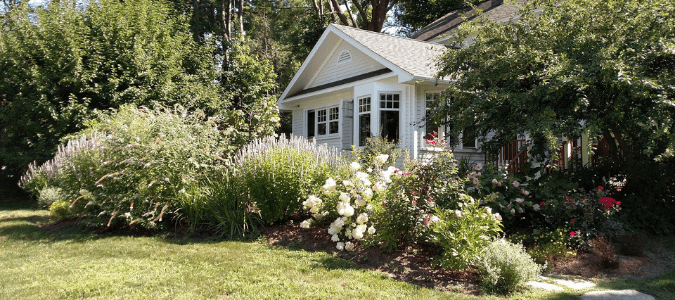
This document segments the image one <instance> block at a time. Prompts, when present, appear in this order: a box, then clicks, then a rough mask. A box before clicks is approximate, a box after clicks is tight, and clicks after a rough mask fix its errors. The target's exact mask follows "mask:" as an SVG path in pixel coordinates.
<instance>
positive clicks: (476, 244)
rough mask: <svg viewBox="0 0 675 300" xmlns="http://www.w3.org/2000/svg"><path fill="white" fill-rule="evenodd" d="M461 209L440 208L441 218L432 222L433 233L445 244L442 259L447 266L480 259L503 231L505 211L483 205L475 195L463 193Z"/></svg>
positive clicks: (460, 267)
mask: <svg viewBox="0 0 675 300" xmlns="http://www.w3.org/2000/svg"><path fill="white" fill-rule="evenodd" d="M458 206H459V209H457V210H454V211H453V210H450V209H443V208H437V210H436V211H437V215H438V216H439V217H440V219H439V220H438V221H436V222H433V223H432V225H431V228H432V232H431V235H432V237H433V238H434V239H435V241H436V242H438V244H439V245H440V246H441V247H442V248H443V254H442V255H441V256H440V257H439V259H438V263H439V264H440V265H441V266H442V267H443V268H446V269H456V270H463V269H466V268H468V267H469V266H470V265H472V264H475V263H476V262H477V261H478V260H479V257H480V256H479V255H480V254H481V252H482V251H483V249H484V248H485V247H486V246H487V245H488V244H490V241H491V240H492V239H493V238H495V237H496V236H497V235H498V234H499V233H500V232H501V231H502V229H501V226H502V225H501V219H502V217H501V215H499V213H495V214H493V213H492V209H490V208H489V207H481V206H480V204H479V202H478V201H477V200H474V199H473V198H472V197H471V196H468V195H463V196H462V199H461V201H460V202H459V203H458Z"/></svg>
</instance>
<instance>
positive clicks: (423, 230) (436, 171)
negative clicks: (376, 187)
mask: <svg viewBox="0 0 675 300" xmlns="http://www.w3.org/2000/svg"><path fill="white" fill-rule="evenodd" d="M455 165H456V163H455V161H454V160H453V158H452V154H448V153H444V154H443V155H440V156H437V157H434V158H433V159H432V160H431V161H429V162H426V163H423V162H421V161H416V160H411V161H407V162H406V166H405V170H403V171H400V170H393V171H394V172H393V174H392V176H391V177H390V178H391V179H390V181H391V183H389V186H390V188H388V189H387V192H386V196H385V199H384V200H383V202H382V205H378V206H377V207H378V208H377V209H376V215H377V218H378V220H379V221H378V228H379V234H378V239H379V240H381V241H382V245H381V246H382V247H383V248H387V249H389V250H394V249H397V247H398V245H399V244H400V243H416V242H421V241H427V240H428V239H429V230H430V228H429V226H430V224H431V223H432V222H433V220H436V219H438V216H435V211H434V207H435V206H437V205H439V206H441V207H448V206H452V207H454V206H455V204H456V202H457V198H458V195H459V190H460V183H461V181H460V180H459V178H458V177H457V172H456V170H457V168H456V166H455ZM389 172H390V173H391V171H389Z"/></svg>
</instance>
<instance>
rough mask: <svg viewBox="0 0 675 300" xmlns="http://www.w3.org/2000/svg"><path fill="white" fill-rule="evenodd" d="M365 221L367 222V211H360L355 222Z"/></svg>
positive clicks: (361, 222)
mask: <svg viewBox="0 0 675 300" xmlns="http://www.w3.org/2000/svg"><path fill="white" fill-rule="evenodd" d="M365 222H368V214H367V213H361V214H359V216H358V217H356V223H357V224H363V223H365Z"/></svg>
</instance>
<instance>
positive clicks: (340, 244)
mask: <svg viewBox="0 0 675 300" xmlns="http://www.w3.org/2000/svg"><path fill="white" fill-rule="evenodd" d="M335 248H337V249H338V250H340V251H342V250H344V249H345V243H343V242H338V243H337V245H335Z"/></svg>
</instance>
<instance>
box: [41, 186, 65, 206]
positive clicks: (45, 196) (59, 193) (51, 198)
mask: <svg viewBox="0 0 675 300" xmlns="http://www.w3.org/2000/svg"><path fill="white" fill-rule="evenodd" d="M65 200H66V197H65V195H64V193H63V190H61V189H60V188H58V187H52V186H47V187H45V188H43V189H41V190H40V193H39V195H38V207H39V208H46V209H49V207H50V206H51V205H52V203H54V202H57V201H65Z"/></svg>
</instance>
